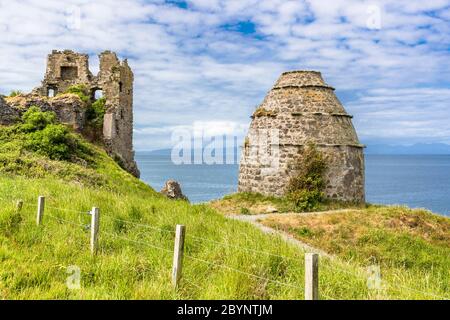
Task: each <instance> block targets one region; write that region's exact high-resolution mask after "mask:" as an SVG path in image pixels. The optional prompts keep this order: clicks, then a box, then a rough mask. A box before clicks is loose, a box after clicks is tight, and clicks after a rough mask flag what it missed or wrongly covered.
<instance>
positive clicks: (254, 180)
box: [238, 71, 365, 202]
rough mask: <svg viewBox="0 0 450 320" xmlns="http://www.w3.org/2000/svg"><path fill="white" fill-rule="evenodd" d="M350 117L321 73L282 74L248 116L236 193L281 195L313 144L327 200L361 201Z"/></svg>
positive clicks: (359, 151) (358, 148)
mask: <svg viewBox="0 0 450 320" xmlns="http://www.w3.org/2000/svg"><path fill="white" fill-rule="evenodd" d="M351 119H352V116H351V115H349V114H347V112H346V111H345V109H344V107H343V106H342V104H341V103H340V102H339V100H338V98H337V97H336V95H335V94H334V88H333V87H331V86H329V85H328V84H326V83H325V81H324V80H323V79H322V76H321V74H320V72H315V71H291V72H285V73H283V74H282V75H281V77H280V78H279V79H278V81H277V82H276V83H275V86H274V87H273V88H272V90H270V92H269V93H268V94H267V96H266V97H265V99H264V101H263V102H262V104H261V105H260V106H259V107H258V108H257V109H256V111H255V113H254V114H253V116H252V122H251V124H250V129H249V132H248V135H247V137H246V138H245V142H244V146H243V150H242V155H241V161H240V169H239V186H238V191H239V192H258V193H262V194H264V195H275V196H282V195H283V194H284V193H285V192H286V186H287V185H288V182H289V179H290V177H291V176H292V175H293V174H295V164H296V163H298V162H299V159H300V158H301V156H302V151H303V150H304V148H305V147H307V145H308V144H310V143H314V144H315V145H316V147H317V149H318V150H319V151H320V152H322V154H323V155H324V156H325V159H326V162H327V170H326V173H325V181H326V187H325V190H324V192H325V195H326V197H327V198H329V199H335V200H342V201H354V202H364V198H365V195H364V153H363V148H364V146H363V145H362V144H360V142H359V140H358V136H357V135H356V131H355V129H354V127H353V124H352V120H351Z"/></svg>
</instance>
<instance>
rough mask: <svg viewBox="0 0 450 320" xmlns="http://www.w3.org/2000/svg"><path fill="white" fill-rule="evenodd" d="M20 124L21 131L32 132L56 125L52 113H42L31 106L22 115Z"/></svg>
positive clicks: (37, 108)
mask: <svg viewBox="0 0 450 320" xmlns="http://www.w3.org/2000/svg"><path fill="white" fill-rule="evenodd" d="M22 122H23V123H22V125H21V126H20V129H21V131H23V132H34V131H38V130H42V129H44V128H45V127H46V126H47V125H49V124H54V123H56V115H55V113H54V112H50V111H47V112H42V111H41V109H39V107H36V106H32V107H31V108H30V109H28V110H27V111H26V112H25V113H24V114H23V115H22Z"/></svg>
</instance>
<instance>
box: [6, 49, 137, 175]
mask: <svg viewBox="0 0 450 320" xmlns="http://www.w3.org/2000/svg"><path fill="white" fill-rule="evenodd" d="M99 58H100V71H99V73H98V74H97V75H93V74H92V73H91V71H90V70H89V57H88V55H86V54H80V53H76V52H73V51H70V50H65V51H57V50H53V52H52V53H51V54H49V55H48V58H47V69H46V73H45V76H44V80H43V81H42V84H41V86H39V87H37V88H35V89H34V90H33V91H32V93H31V94H27V95H20V96H17V97H14V98H7V104H5V105H4V106H1V110H0V123H3V124H5V123H8V122H11V120H13V119H15V118H18V117H19V116H20V114H21V113H22V112H23V111H24V110H26V109H28V108H29V107H30V106H32V105H37V106H39V107H41V109H43V110H52V111H55V113H56V114H57V116H58V118H59V120H60V121H61V122H63V123H66V124H70V125H72V126H73V127H74V129H75V130H77V131H79V132H81V133H86V132H83V128H84V125H85V112H86V108H85V107H84V106H83V103H82V102H81V100H80V99H76V97H74V96H72V97H71V96H70V95H64V94H63V93H65V92H66V91H67V89H68V88H69V87H70V86H73V85H79V84H83V85H85V86H86V87H87V88H88V90H89V93H90V100H91V101H90V102H94V101H95V100H96V93H97V92H98V91H100V92H101V93H102V96H103V97H104V98H105V100H106V103H105V109H106V113H105V116H104V121H103V129H102V132H98V133H95V136H99V137H101V139H102V140H103V142H104V145H105V149H106V151H107V152H108V153H109V154H110V155H111V156H112V157H113V158H114V159H115V160H116V161H118V162H120V163H121V164H122V165H123V167H124V168H125V169H126V170H127V171H129V172H130V173H132V174H133V175H135V176H137V177H139V170H138V168H137V165H136V162H135V161H134V151H133V140H132V139H133V81H134V76H133V72H132V71H131V68H130V67H129V66H128V62H127V60H126V59H125V60H123V61H120V60H119V59H118V58H117V56H116V54H115V53H113V52H110V51H105V52H103V53H101V54H100V55H99ZM0 103H4V101H0ZM90 134H91V135H92V133H90Z"/></svg>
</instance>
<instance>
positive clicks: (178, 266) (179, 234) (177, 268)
mask: <svg viewBox="0 0 450 320" xmlns="http://www.w3.org/2000/svg"><path fill="white" fill-rule="evenodd" d="M185 233H186V227H185V226H184V225H181V224H178V225H177V228H176V232H175V247H174V252H173V268H172V284H173V287H174V288H175V289H176V288H177V287H178V282H179V281H180V279H181V271H182V269H183V254H184V236H185Z"/></svg>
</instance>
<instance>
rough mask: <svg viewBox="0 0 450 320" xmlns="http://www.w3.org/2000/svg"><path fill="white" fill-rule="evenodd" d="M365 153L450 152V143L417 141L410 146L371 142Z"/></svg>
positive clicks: (436, 153)
mask: <svg viewBox="0 0 450 320" xmlns="http://www.w3.org/2000/svg"><path fill="white" fill-rule="evenodd" d="M365 154H392V155H395V154H398V155H400V154H405V155H408V154H410V155H412V154H425V155H427V154H429V155H431V154H435V155H438V154H450V145H448V144H445V143H417V144H413V145H410V146H404V145H386V144H372V145H370V144H369V145H367V148H366V149H365Z"/></svg>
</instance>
